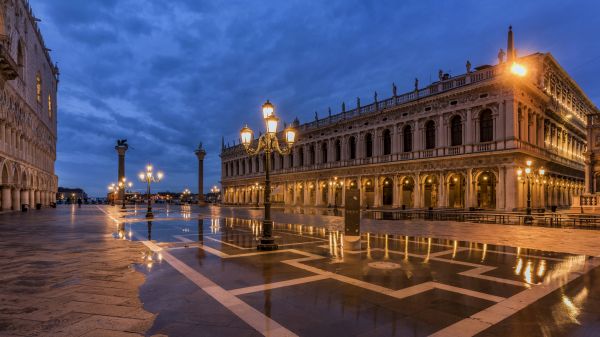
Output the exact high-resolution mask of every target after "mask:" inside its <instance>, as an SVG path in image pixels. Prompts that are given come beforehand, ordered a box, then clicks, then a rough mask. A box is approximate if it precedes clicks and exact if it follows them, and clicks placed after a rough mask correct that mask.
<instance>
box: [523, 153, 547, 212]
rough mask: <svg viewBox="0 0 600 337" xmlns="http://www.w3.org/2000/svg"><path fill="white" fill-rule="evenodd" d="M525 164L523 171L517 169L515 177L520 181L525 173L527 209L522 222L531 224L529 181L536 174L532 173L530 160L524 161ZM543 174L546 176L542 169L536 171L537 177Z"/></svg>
mask: <svg viewBox="0 0 600 337" xmlns="http://www.w3.org/2000/svg"><path fill="white" fill-rule="evenodd" d="M525 164H526V166H525V170H523V169H521V168H519V169H518V170H517V176H518V177H519V179H521V177H522V176H523V173H525V177H524V182H527V209H526V211H525V212H526V216H525V219H524V222H525V223H526V224H531V223H533V217H532V216H531V181H532V180H533V179H534V178H535V177H536V174H535V172H534V171H535V170H534V169H533V168H532V164H533V162H532V161H531V160H528V161H526V162H525ZM544 174H546V170H545V169H544V168H543V167H540V168H538V169H537V175H539V177H543V176H544Z"/></svg>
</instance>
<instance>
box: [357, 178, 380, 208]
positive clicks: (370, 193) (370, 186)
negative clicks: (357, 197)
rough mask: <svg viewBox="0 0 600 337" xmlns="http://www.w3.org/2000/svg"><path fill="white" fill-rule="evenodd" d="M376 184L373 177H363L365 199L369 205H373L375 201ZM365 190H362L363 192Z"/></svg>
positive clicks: (362, 184)
mask: <svg viewBox="0 0 600 337" xmlns="http://www.w3.org/2000/svg"><path fill="white" fill-rule="evenodd" d="M375 184H376V181H375V179H373V178H363V181H362V182H361V186H362V189H363V190H364V199H363V200H364V201H365V204H366V205H367V206H368V207H373V205H374V201H375ZM362 192H363V191H361V193H362Z"/></svg>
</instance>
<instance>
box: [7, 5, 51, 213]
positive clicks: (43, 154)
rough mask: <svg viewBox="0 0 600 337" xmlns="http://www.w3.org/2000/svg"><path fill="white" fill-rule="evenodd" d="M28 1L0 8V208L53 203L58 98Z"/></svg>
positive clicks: (8, 208) (17, 207) (15, 208)
mask: <svg viewBox="0 0 600 337" xmlns="http://www.w3.org/2000/svg"><path fill="white" fill-rule="evenodd" d="M37 20H38V19H36V18H35V17H34V15H33V13H32V10H31V7H30V6H29V3H28V2H27V1H26V0H5V1H2V2H0V179H1V180H0V186H1V187H0V188H1V193H0V204H1V207H2V210H5V211H6V210H11V209H12V210H17V209H20V207H21V205H22V204H29V205H32V206H33V205H35V204H42V205H48V204H50V203H52V202H54V201H55V198H56V191H57V186H58V178H57V176H56V175H55V174H54V162H55V160H56V114H57V104H56V92H57V87H58V68H57V67H56V66H55V65H53V64H52V60H51V58H50V54H49V49H47V48H46V46H45V44H44V40H43V38H42V35H41V32H40V30H39V28H38V25H37Z"/></svg>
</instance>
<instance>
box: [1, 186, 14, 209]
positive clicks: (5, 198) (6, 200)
mask: <svg viewBox="0 0 600 337" xmlns="http://www.w3.org/2000/svg"><path fill="white" fill-rule="evenodd" d="M11 207H12V196H11V195H10V186H2V210H3V211H8V210H10V209H11Z"/></svg>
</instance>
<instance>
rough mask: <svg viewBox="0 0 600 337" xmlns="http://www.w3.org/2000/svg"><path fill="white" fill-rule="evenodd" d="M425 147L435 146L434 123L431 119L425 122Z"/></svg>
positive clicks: (432, 147) (431, 147)
mask: <svg viewBox="0 0 600 337" xmlns="http://www.w3.org/2000/svg"><path fill="white" fill-rule="evenodd" d="M425 148H426V149H434V148H435V123H434V122H433V121H428V122H427V123H425Z"/></svg>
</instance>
